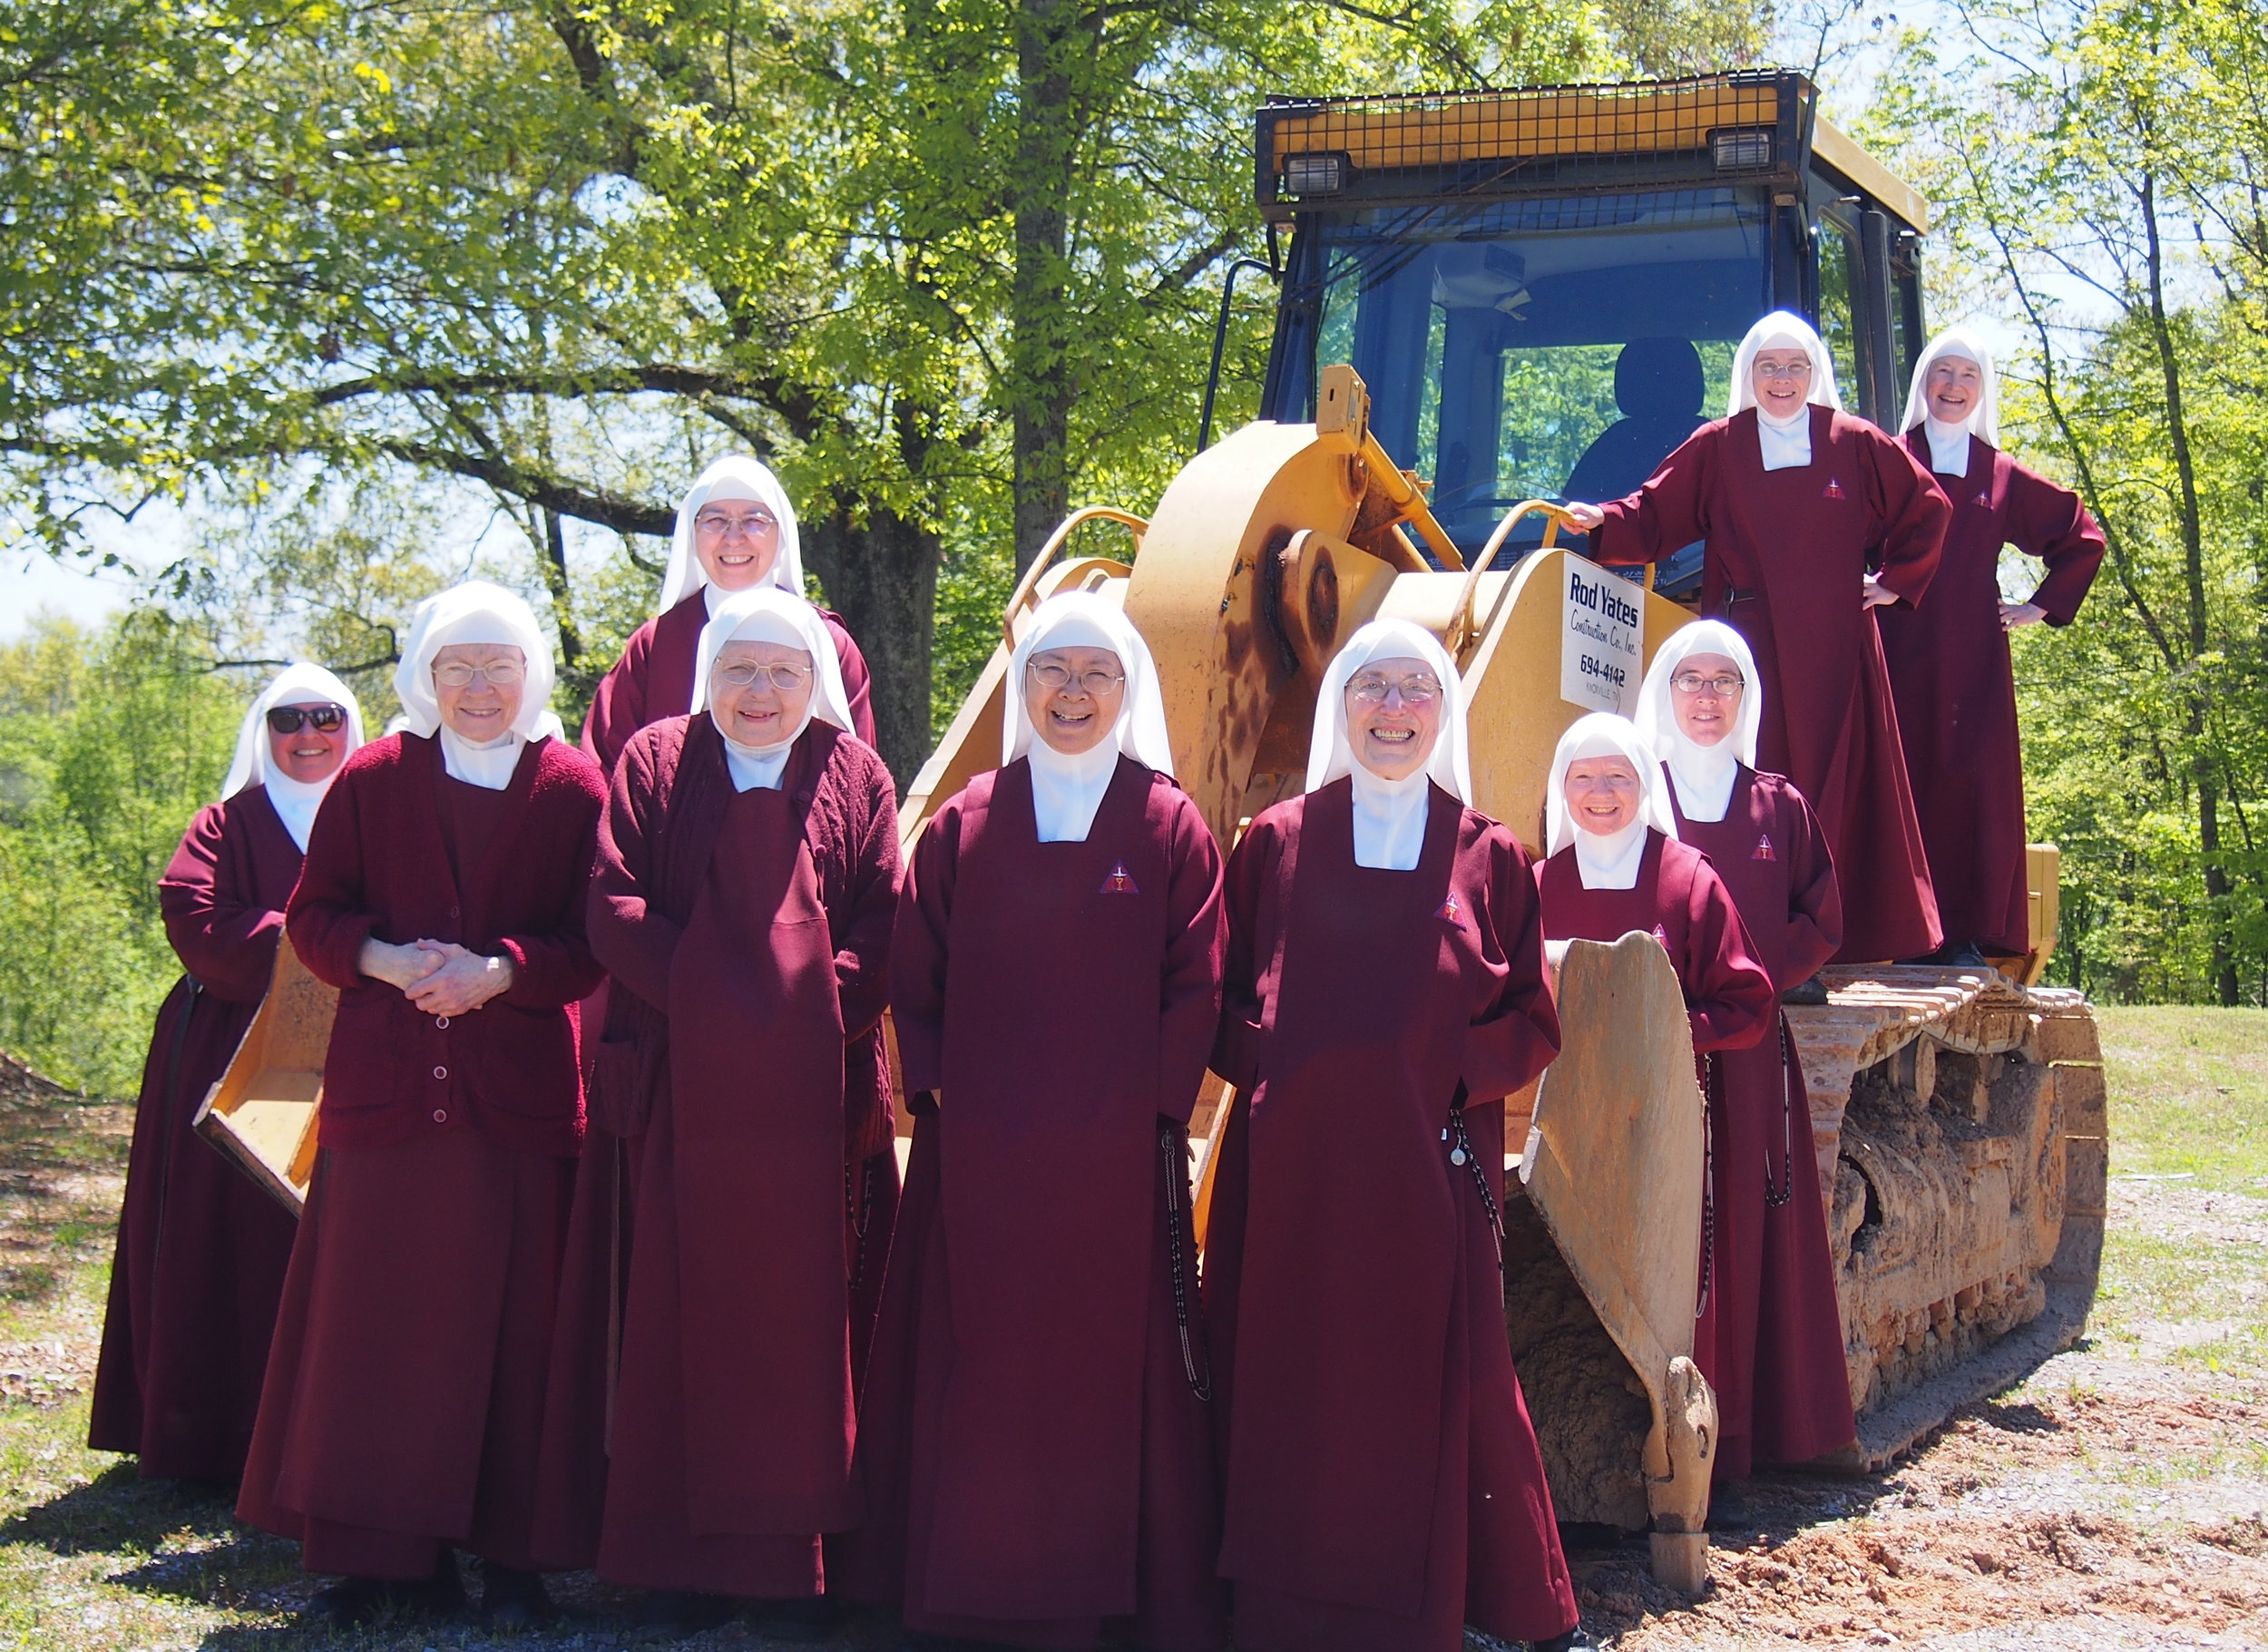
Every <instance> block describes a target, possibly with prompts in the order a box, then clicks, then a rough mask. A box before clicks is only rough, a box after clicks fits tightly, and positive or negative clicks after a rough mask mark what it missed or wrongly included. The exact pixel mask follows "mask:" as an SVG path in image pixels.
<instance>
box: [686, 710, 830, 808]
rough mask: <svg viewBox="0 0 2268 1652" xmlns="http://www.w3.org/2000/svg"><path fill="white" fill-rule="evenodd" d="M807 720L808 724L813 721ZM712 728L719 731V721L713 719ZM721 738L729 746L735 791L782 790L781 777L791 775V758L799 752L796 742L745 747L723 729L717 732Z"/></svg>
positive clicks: (727, 754)
mask: <svg viewBox="0 0 2268 1652" xmlns="http://www.w3.org/2000/svg"><path fill="white" fill-rule="evenodd" d="M804 720H805V722H807V723H808V722H809V721H810V720H811V719H810V718H805V719H804ZM709 726H710V727H711V728H715V727H716V719H715V718H710V720H709ZM802 732H803V731H802V730H801V729H797V731H796V733H797V738H800V737H801V735H802ZM717 738H719V739H720V740H722V741H724V743H725V767H726V769H727V771H728V772H729V773H730V774H731V776H732V789H733V790H734V791H736V792H748V791H757V790H759V789H760V790H763V791H767V792H776V791H777V790H778V789H779V783H780V777H781V776H783V775H785V774H786V773H787V758H788V755H789V754H790V753H791V752H793V751H794V750H795V749H796V741H795V739H793V738H790V739H785V740H782V741H780V742H779V743H778V744H777V745H776V746H744V745H742V744H741V743H740V742H739V741H738V740H736V739H734V738H732V737H731V736H730V735H728V734H727V733H726V732H725V731H724V730H723V729H721V728H719V729H718V730H717Z"/></svg>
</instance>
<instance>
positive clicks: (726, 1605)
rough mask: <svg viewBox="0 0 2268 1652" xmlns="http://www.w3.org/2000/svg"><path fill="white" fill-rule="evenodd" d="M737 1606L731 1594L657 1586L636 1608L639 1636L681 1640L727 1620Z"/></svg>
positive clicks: (732, 1616)
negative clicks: (710, 1593) (706, 1593)
mask: <svg viewBox="0 0 2268 1652" xmlns="http://www.w3.org/2000/svg"><path fill="white" fill-rule="evenodd" d="M739 1610H740V1603H739V1601H738V1600H736V1599H734V1598H732V1597H731V1596H730V1595H704V1594H700V1593H698V1592H697V1591H695V1590H693V1589H689V1588H658V1589H655V1590H654V1591H653V1592H652V1593H651V1594H650V1595H648V1596H647V1597H646V1599H645V1603H644V1604H643V1605H642V1606H640V1608H638V1619H637V1630H638V1637H639V1639H640V1640H683V1639H684V1638H685V1637H687V1636H689V1635H699V1634H700V1633H701V1632H702V1631H703V1630H706V1629H714V1628H720V1627H722V1626H723V1625H725V1624H728V1623H730V1622H731V1621H732V1620H733V1618H734V1617H735V1615H737V1614H738V1612H739Z"/></svg>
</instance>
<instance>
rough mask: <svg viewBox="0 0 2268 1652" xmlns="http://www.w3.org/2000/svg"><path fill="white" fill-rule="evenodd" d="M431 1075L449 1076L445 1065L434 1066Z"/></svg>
mask: <svg viewBox="0 0 2268 1652" xmlns="http://www.w3.org/2000/svg"><path fill="white" fill-rule="evenodd" d="M433 1076H434V1077H435V1078H436V1079H445V1078H447V1077H448V1076H449V1070H448V1069H447V1068H446V1067H436V1068H435V1069H434V1070H433Z"/></svg>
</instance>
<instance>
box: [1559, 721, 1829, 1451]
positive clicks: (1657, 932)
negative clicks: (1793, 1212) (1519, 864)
mask: <svg viewBox="0 0 2268 1652" xmlns="http://www.w3.org/2000/svg"><path fill="white" fill-rule="evenodd" d="M1668 790H1669V787H1668V783H1667V781H1666V780H1665V779H1664V778H1663V777H1662V771H1661V768H1660V766H1659V765H1658V763H1657V761H1656V760H1655V758H1654V756H1653V754H1652V753H1651V752H1650V751H1649V750H1648V749H1647V747H1646V745H1645V743H1644V742H1643V741H1642V740H1641V739H1640V738H1639V737H1638V732H1637V729H1636V728H1633V727H1631V725H1630V723H1629V721H1628V719H1627V718H1619V717H1617V716H1615V715H1614V714H1613V713H1612V712H1608V711H1594V712H1592V713H1591V714H1590V715H1589V716H1588V717H1581V718H1577V719H1576V720H1575V722H1574V724H1573V725H1572V726H1571V727H1570V728H1569V729H1568V731H1567V732H1566V733H1565V734H1563V735H1561V736H1560V737H1559V749H1558V751H1557V752H1555V753H1554V754H1553V755H1552V759H1551V780H1550V786H1549V791H1548V793H1547V797H1546V801H1545V804H1544V809H1545V819H1546V821H1547V823H1548V826H1549V834H1550V836H1549V845H1550V848H1551V857H1550V858H1549V860H1547V861H1545V862H1544V864H1543V865H1542V866H1540V868H1538V872H1537V878H1536V882H1537V886H1538V887H1539V888H1540V890H1541V891H1542V893H1543V933H1544V935H1545V937H1546V938H1547V939H1548V940H1549V941H1550V942H1551V943H1555V944H1557V943H1565V942H1569V941H1606V942H1613V941H1618V940H1620V939H1621V938H1622V937H1623V936H1624V935H1626V934H1629V933H1630V932H1631V931H1633V930H1636V931H1637V932H1638V933H1640V934H1648V933H1650V934H1652V935H1653V937H1654V938H1655V939H1656V940H1657V941H1658V942H1660V943H1662V950H1663V951H1665V952H1667V953H1668V954H1669V962H1670V963H1671V965H1672V966H1673V967H1674V968H1675V969H1676V970H1677V984H1678V985H1679V986H1680V987H1681V988H1683V989H1684V992H1685V1000H1686V1021H1687V1022H1688V1024H1689V1026H1690V1027H1691V1030H1692V1032H1693V1051H1694V1054H1695V1056H1696V1058H1698V1059H1699V1061H1700V1066H1701V1072H1700V1075H1699V1076H1700V1078H1701V1080H1702V1087H1703V1091H1704V1093H1705V1095H1706V1098H1707V1101H1706V1105H1707V1108H1708V1116H1709V1119H1710V1123H1711V1126H1712V1139H1711V1151H1712V1157H1716V1156H1718V1155H1722V1154H1725V1153H1726V1152H1728V1151H1733V1150H1736V1144H1735V1143H1729V1142H1727V1141H1726V1140H1725V1139H1724V1138H1723V1137H1722V1136H1721V1135H1718V1134H1716V1131H1715V1129H1714V1127H1715V1125H1716V1121H1717V1120H1719V1119H1725V1118H1726V1117H1727V1116H1728V1114H1729V1113H1730V1112H1731V1110H1732V1109H1733V1108H1735V1107H1737V1106H1739V1105H1740V1101H1739V1099H1738V1098H1732V1099H1731V1103H1730V1105H1729V1106H1728V1097H1727V1093H1726V1086H1727V1083H1728V1078H1727V1074H1726V1070H1725V1055H1726V1053H1727V1052H1728V1051H1746V1050H1749V1049H1751V1048H1753V1047H1754V1046H1755V1043H1756V1041H1758V1040H1759V1039H1761V1038H1762V1037H1763V1036H1764V1035H1765V1032H1766V1031H1767V1030H1769V1029H1770V1028H1771V1027H1772V1026H1773V1025H1774V1020H1775V1018H1776V1016H1777V1014H1778V1012H1779V998H1778V994H1777V993H1775V992H1774V990H1773V985H1772V976H1771V973H1770V972H1769V971H1768V970H1766V968H1765V965H1764V963H1762V962H1761V961H1760V956H1759V953H1760V949H1759V948H1758V946H1757V944H1756V943H1755V940H1754V939H1753V938H1752V937H1751V935H1750V934H1749V933H1748V926H1747V925H1746V924H1744V923H1743V922H1742V921H1741V914H1740V911H1739V909H1738V907H1737V906H1736V905H1735V903H1734V898H1733V893H1732V891H1731V890H1730V889H1728V888H1726V887H1725V880H1724V879H1723V878H1721V877H1719V876H1718V875H1717V874H1716V868H1715V867H1714V866H1712V865H1710V862H1709V857H1708V856H1707V855H1705V854H1703V853H1702V852H1701V851H1700V850H1698V849H1696V848H1695V847H1694V846H1692V845H1690V844H1686V843H1683V842H1681V841H1679V827H1678V824H1677V815H1676V812H1675V810H1674V809H1673V807H1672V806H1671V803H1670V799H1669V797H1668V795H1667V794H1668ZM1806 1117H1808V1109H1806ZM1806 1134H1808V1131H1807V1132H1806ZM1726 1185H1727V1184H1726V1182H1725V1181H1718V1182H1717V1183H1716V1186H1715V1187H1713V1188H1711V1189H1709V1190H1708V1197H1709V1198H1710V1201H1711V1206H1712V1207H1713V1208H1715V1207H1716V1188H1723V1187H1725V1186H1726ZM1735 1185H1737V1184H1735ZM1817 1207H1818V1205H1817V1198H1816V1196H1815V1195H1814V1197H1813V1208H1814V1209H1816V1208H1817ZM1716 1256H1717V1253H1716V1252H1715V1251H1709V1252H1705V1253H1704V1254H1703V1256H1702V1258H1701V1262H1702V1266H1701V1300H1700V1301H1699V1302H1698V1303H1697V1304H1696V1305H1695V1306H1696V1318H1697V1319H1699V1320H1700V1321H1701V1325H1699V1326H1696V1338H1695V1342H1696V1354H1698V1353H1699V1352H1700V1350H1701V1348H1703V1347H1704V1346H1706V1342H1707V1338H1708V1336H1709V1335H1710V1334H1711V1333H1710V1332H1708V1331H1707V1330H1706V1329H1705V1328H1704V1327H1706V1326H1707V1325H1708V1323H1709V1319H1710V1315H1713V1314H1715V1313H1716V1311H1717V1305H1718V1285H1717V1281H1716ZM1704 1373H1705V1374H1706V1367H1705V1372H1704ZM1846 1403H1847V1402H1846ZM1728 1426H1729V1425H1728Z"/></svg>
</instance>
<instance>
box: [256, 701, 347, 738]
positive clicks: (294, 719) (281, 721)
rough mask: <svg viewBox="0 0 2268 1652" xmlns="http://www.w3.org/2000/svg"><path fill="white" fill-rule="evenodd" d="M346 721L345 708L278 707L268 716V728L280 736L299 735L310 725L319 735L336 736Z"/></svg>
mask: <svg viewBox="0 0 2268 1652" xmlns="http://www.w3.org/2000/svg"><path fill="white" fill-rule="evenodd" d="M346 721H347V709H346V708H345V707H344V706H278V707H276V708H275V709H273V710H271V711H269V714H268V726H269V728H273V729H274V730H275V731H276V732H277V733H278V734H297V733H298V732H299V730H300V729H301V728H305V727H307V725H308V724H309V723H312V724H314V725H315V729H316V732H317V733H318V734H336V733H337V732H338V730H339V728H341V727H342V726H344V724H345V723H346Z"/></svg>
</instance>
